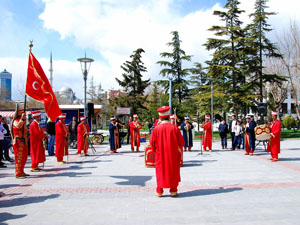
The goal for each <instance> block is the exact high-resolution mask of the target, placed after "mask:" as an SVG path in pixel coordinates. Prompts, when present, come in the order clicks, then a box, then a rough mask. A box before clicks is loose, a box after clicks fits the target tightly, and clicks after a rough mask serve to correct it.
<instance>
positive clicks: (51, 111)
mask: <svg viewBox="0 0 300 225" xmlns="http://www.w3.org/2000/svg"><path fill="white" fill-rule="evenodd" d="M25 94H26V95H28V96H30V97H31V98H34V99H35V100H37V101H40V102H43V103H44V106H45V112H46V114H47V116H48V117H49V118H50V120H51V121H55V120H56V118H57V117H58V116H59V115H61V114H62V112H61V110H60V108H59V106H58V103H57V100H56V97H55V95H54V93H53V90H52V87H51V85H50V83H49V80H48V78H47V76H46V75H45V73H44V71H43V69H42V67H41V65H40V63H39V62H38V61H37V59H36V58H35V57H34V55H33V54H32V52H31V51H30V52H29V60H28V70H27V82H26V91H25Z"/></svg>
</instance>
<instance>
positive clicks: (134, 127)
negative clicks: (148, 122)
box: [130, 121, 142, 149]
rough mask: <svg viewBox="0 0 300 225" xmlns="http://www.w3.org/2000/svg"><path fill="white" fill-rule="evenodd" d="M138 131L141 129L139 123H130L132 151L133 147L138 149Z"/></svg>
mask: <svg viewBox="0 0 300 225" xmlns="http://www.w3.org/2000/svg"><path fill="white" fill-rule="evenodd" d="M140 129H142V124H141V123H140V122H134V121H132V122H131V123H130V140H131V149H133V146H137V147H140V137H141V135H140Z"/></svg>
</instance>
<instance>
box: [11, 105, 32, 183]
mask: <svg viewBox="0 0 300 225" xmlns="http://www.w3.org/2000/svg"><path fill="white" fill-rule="evenodd" d="M12 138H13V141H12V144H13V149H14V155H15V173H16V178H18V179H23V178H26V176H29V174H26V173H25V172H24V167H25V164H26V161H27V157H28V145H27V143H28V142H27V141H28V140H27V128H26V115H25V113H24V109H21V108H20V106H19V105H18V104H17V105H16V111H15V115H14V118H13V121H12Z"/></svg>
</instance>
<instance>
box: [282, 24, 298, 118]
mask: <svg viewBox="0 0 300 225" xmlns="http://www.w3.org/2000/svg"><path fill="white" fill-rule="evenodd" d="M277 39H278V43H279V49H278V50H279V53H280V54H282V55H283V57H282V59H281V63H282V64H283V66H284V67H285V73H286V75H287V76H288V78H289V84H290V88H291V91H292V93H293V96H294V100H295V106H296V112H297V117H298V119H300V105H299V102H298V99H299V93H300V27H299V24H298V23H297V22H296V21H290V26H289V29H288V30H286V31H284V32H283V34H282V35H281V36H279V37H277Z"/></svg>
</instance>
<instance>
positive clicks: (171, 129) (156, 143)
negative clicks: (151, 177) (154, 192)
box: [150, 122, 185, 188]
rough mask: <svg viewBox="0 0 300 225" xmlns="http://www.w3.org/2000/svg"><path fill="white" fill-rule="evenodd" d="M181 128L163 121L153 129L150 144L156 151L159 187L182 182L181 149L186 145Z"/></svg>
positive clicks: (175, 185) (171, 185)
mask: <svg viewBox="0 0 300 225" xmlns="http://www.w3.org/2000/svg"><path fill="white" fill-rule="evenodd" d="M184 143H185V142H184V139H183V137H182V134H181V132H180V130H179V129H178V128H177V127H176V126H174V125H173V124H171V123H166V122H162V123H161V124H160V125H159V126H157V127H155V128H154V129H153V132H152V134H151V138H150V145H151V147H152V150H153V151H154V152H155V168H156V181H157V187H160V188H171V187H172V188H174V187H177V186H178V183H179V182H180V160H181V151H180V149H181V148H182V147H183V146H184Z"/></svg>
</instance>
